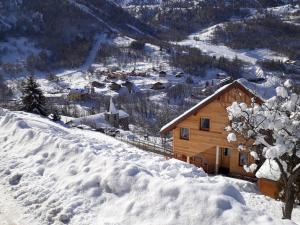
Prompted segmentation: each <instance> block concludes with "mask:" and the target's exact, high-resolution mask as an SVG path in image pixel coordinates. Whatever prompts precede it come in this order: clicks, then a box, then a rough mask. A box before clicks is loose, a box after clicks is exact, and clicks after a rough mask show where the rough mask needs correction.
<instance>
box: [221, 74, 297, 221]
mask: <svg viewBox="0 0 300 225" xmlns="http://www.w3.org/2000/svg"><path fill="white" fill-rule="evenodd" d="M276 93H277V94H276V96H274V97H272V98H270V99H268V100H266V101H265V102H263V103H260V104H258V103H256V102H255V99H253V100H252V103H251V105H246V104H245V103H238V102H234V103H233V104H232V105H231V106H229V107H228V108H227V111H228V115H229V120H230V126H229V127H228V128H227V130H228V131H229V135H228V141H232V142H233V141H238V142H239V149H240V150H245V149H247V150H249V151H250V154H251V156H252V157H253V158H254V159H255V163H253V164H252V165H250V166H245V167H244V168H245V170H247V171H248V172H250V171H251V172H254V173H255V174H256V172H257V171H258V170H259V168H260V167H261V166H262V164H263V163H264V162H265V160H272V161H273V162H275V163H276V164H277V166H278V168H279V170H278V171H279V177H280V181H281V183H282V192H281V195H282V196H281V197H282V199H283V201H284V206H283V218H285V219H291V215H292V211H293V207H294V203H295V201H296V199H297V196H299V191H300V190H299V189H300V187H299V179H300V148H299V147H300V141H299V137H300V96H299V95H298V94H296V93H294V92H293V90H292V83H291V81H290V80H287V81H286V82H285V83H284V85H283V86H280V87H277V88H276Z"/></svg>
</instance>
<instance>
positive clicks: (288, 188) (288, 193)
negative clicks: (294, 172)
mask: <svg viewBox="0 0 300 225" xmlns="http://www.w3.org/2000/svg"><path fill="white" fill-rule="evenodd" d="M284 192H285V196H284V206H283V208H282V214H283V218H282V219H289V220H290V219H291V218H292V211H293V208H294V203H295V190H294V187H293V179H289V180H288V182H287V184H286V185H285V190H284Z"/></svg>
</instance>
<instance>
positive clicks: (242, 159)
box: [239, 152, 248, 166]
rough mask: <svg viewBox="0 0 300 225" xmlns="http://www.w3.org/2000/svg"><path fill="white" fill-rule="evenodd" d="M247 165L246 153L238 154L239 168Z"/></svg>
mask: <svg viewBox="0 0 300 225" xmlns="http://www.w3.org/2000/svg"><path fill="white" fill-rule="evenodd" d="M247 164H248V153H247V152H240V153H239V166H244V165H247Z"/></svg>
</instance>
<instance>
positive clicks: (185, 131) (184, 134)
mask: <svg viewBox="0 0 300 225" xmlns="http://www.w3.org/2000/svg"><path fill="white" fill-rule="evenodd" d="M180 138H181V139H184V140H189V139H190V130H189V128H180Z"/></svg>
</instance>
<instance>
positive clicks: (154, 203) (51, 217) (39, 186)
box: [0, 109, 299, 225]
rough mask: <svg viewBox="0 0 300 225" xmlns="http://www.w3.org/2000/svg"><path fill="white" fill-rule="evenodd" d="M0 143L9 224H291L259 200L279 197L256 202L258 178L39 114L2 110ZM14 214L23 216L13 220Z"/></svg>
mask: <svg viewBox="0 0 300 225" xmlns="http://www.w3.org/2000/svg"><path fill="white" fill-rule="evenodd" d="M0 149H1V151H0V189H1V190H6V191H5V192H4V191H1V192H0V199H2V200H1V201H0V207H1V211H0V218H6V219H5V220H6V221H5V220H4V221H5V222H3V223H4V224H5V223H7V224H8V225H12V224H15V225H19V224H20V225H21V224H22V225H31V224H39V225H44V224H45V225H46V224H67V223H68V224H73V225H104V224H105V225H117V224H120V225H121V224H122V225H127V224H128V225H135V224H138V225H171V224H172V225H181V224H182V225H183V224H184V225H194V224H197V225H198V224H199V225H202V224H203V225H207V224H218V225H222V224H224V225H225V224H226V225H233V224H234V225H239V224H243V225H245V224H249V225H251V224H253V225H260V224H261V225H262V224H263V225H271V224H275V225H277V224H278V225H279V224H294V223H293V222H291V221H283V220H281V219H280V215H277V217H276V216H273V215H272V213H271V215H272V217H273V218H272V217H271V216H269V215H267V214H268V209H265V208H266V207H265V208H264V209H262V208H261V206H260V204H262V205H263V206H265V205H269V206H271V205H272V207H276V206H277V205H276V204H277V202H276V201H274V200H271V199H269V200H268V201H267V200H266V198H265V197H260V198H259V199H258V200H257V201H256V202H255V199H256V198H255V196H261V195H259V194H258V193H257V192H256V191H255V190H253V189H255V187H254V185H253V184H250V183H248V182H245V181H243V182H240V181H235V180H234V179H229V178H223V177H221V176H217V177H209V176H207V175H206V174H205V173H204V172H203V170H202V169H199V168H196V167H194V166H192V165H189V164H186V163H183V162H180V161H177V160H173V159H172V160H165V159H164V158H163V157H161V156H159V155H155V154H152V153H147V152H144V151H141V150H139V149H137V148H134V147H132V146H129V145H127V144H124V143H121V142H119V141H117V140H115V139H113V138H111V137H108V136H105V135H104V134H101V133H97V132H92V131H82V130H79V129H70V128H66V127H63V126H61V125H58V124H56V123H53V122H51V121H49V120H48V119H45V118H41V117H39V116H36V115H32V114H28V113H24V112H10V111H7V110H3V109H0ZM239 189H241V190H243V192H247V198H246V199H245V198H244V197H243V195H242V194H241V192H240V191H239ZM250 195H252V196H253V200H252V203H251V204H250V206H251V207H252V208H250V207H249V206H248V205H247V202H248V201H250V200H249V199H252V197H251V196H250ZM249 196H250V197H249ZM6 198H9V199H10V201H12V202H14V204H15V205H16V206H18V207H19V209H20V210H17V213H15V212H14V210H16V209H15V208H16V207H11V206H13V205H14V204H8V203H7V201H6V200H3V199H6ZM266 202H267V203H266ZM9 207H10V208H9ZM256 207H257V208H256ZM3 210H4V211H3ZM278 210H279V209H278ZM297 210H298V209H297ZM279 211H280V210H279ZM295 213H297V214H298V213H299V211H295ZM14 214H15V217H17V218H22V220H17V222H14V221H13V222H11V220H10V219H9V218H13V219H16V218H14V217H12V216H11V215H14ZM20 214H21V215H20ZM18 221H22V222H20V223H18ZM27 221H30V222H27ZM0 224H2V223H0Z"/></svg>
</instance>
